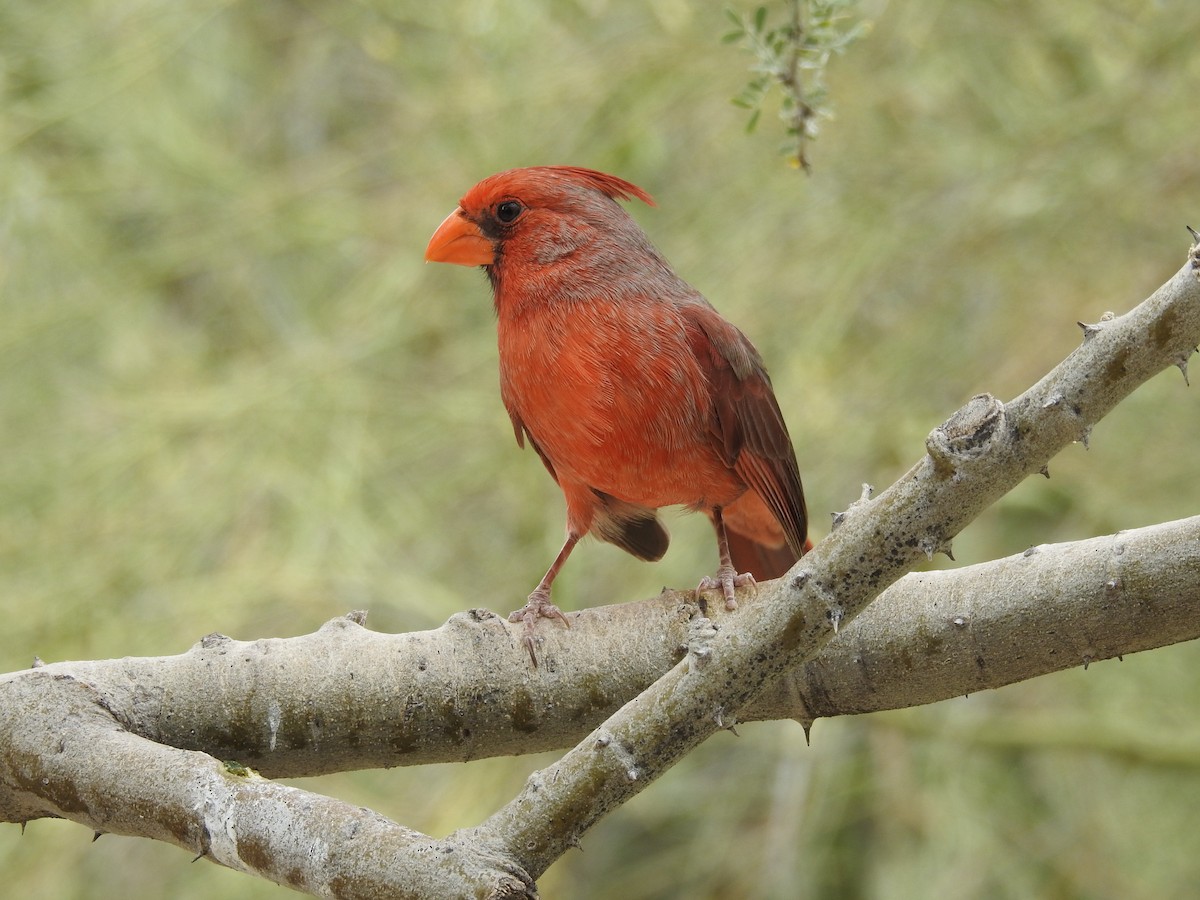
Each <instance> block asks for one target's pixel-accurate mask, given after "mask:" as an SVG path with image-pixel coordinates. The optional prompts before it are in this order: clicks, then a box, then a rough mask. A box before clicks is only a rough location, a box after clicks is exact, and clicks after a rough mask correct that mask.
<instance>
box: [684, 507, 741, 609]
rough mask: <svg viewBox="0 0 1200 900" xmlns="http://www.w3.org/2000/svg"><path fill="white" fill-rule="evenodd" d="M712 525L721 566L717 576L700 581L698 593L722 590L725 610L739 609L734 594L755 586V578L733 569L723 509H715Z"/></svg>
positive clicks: (718, 568) (697, 588)
mask: <svg viewBox="0 0 1200 900" xmlns="http://www.w3.org/2000/svg"><path fill="white" fill-rule="evenodd" d="M712 523H713V527H714V528H716V529H717V553H718V554H719V555H720V557H721V565H720V566H718V567H717V574H716V575H713V576H708V575H706V576H705V577H704V578H702V579H700V584H699V585H697V586H696V591H697V592H699V591H711V590H715V589H717V588H720V590H721V593H722V594H724V595H725V608H726V609H737V606H738V602H737V597H735V596H734V593H735V592H736V591H737V589H738V588H740V587H746V586H748V585H753V584H754V576H753V575H751V574H750V573H749V572H743V573H741V574H738V571H737V569H735V568H734V567H733V557H731V556H730V555H729V538H728V537H727V536H726V534H725V520H724V519H723V518H721V507H719V506H714V507H713V511H712Z"/></svg>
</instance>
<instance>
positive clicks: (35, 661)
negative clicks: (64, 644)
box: [29, 656, 45, 669]
mask: <svg viewBox="0 0 1200 900" xmlns="http://www.w3.org/2000/svg"><path fill="white" fill-rule="evenodd" d="M44 665H45V663H44V662H42V658H41V657H40V656H35V657H34V658H33V665H31V666H30V667H29V668H31V669H40V668H41V667H42V666H44Z"/></svg>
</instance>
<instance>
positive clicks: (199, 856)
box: [192, 850, 208, 862]
mask: <svg viewBox="0 0 1200 900" xmlns="http://www.w3.org/2000/svg"><path fill="white" fill-rule="evenodd" d="M206 856H208V851H207V850H201V851H200V852H199V853H197V854H196V855H195V856H193V857H192V862H199V861H200V860H202V859H204V857H206Z"/></svg>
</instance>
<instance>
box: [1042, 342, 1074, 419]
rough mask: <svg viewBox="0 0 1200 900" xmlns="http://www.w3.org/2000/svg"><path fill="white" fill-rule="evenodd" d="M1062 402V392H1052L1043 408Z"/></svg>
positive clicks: (1052, 406)
mask: <svg viewBox="0 0 1200 900" xmlns="http://www.w3.org/2000/svg"><path fill="white" fill-rule="evenodd" d="M1080 324H1082V323H1080ZM1062 402H1063V395H1062V394H1051V395H1050V396H1049V397H1047V398H1046V402H1045V403H1043V404H1042V409H1052V408H1054V407H1055V406H1058V404H1060V403H1062Z"/></svg>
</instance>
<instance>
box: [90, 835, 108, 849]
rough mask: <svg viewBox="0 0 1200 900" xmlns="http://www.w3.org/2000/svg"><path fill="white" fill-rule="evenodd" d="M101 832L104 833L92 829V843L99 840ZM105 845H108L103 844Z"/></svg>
mask: <svg viewBox="0 0 1200 900" xmlns="http://www.w3.org/2000/svg"><path fill="white" fill-rule="evenodd" d="M102 834H104V832H103V831H93V832H92V843H93V844H94V843H96V841H98V840H100V835H102ZM105 846H106V847H107V846H108V845H107V844H105Z"/></svg>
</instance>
